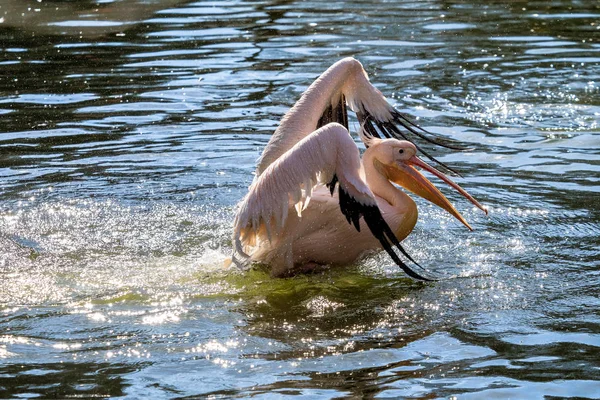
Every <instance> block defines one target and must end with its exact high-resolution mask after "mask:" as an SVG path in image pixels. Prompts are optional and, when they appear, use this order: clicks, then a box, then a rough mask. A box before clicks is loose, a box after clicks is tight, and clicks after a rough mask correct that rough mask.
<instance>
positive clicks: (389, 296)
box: [0, 0, 600, 399]
mask: <svg viewBox="0 0 600 400" xmlns="http://www.w3.org/2000/svg"><path fill="white" fill-rule="evenodd" d="M0 48H1V49H2V53H1V58H0V121H1V125H0V274H1V285H0V398H5V397H20V398H29V397H37V396H39V397H91V396H97V397H102V396H111V397H118V396H126V397H130V398H174V397H195V396H198V397H204V396H213V397H216V398H231V397H234V398H236V397H238V398H244V397H250V396H253V397H254V398H282V397H286V396H287V397H293V396H305V397H307V398H340V397H356V398H360V397H366V398H452V397H453V396H455V397H457V398H459V399H482V398H498V399H503V398H509V397H510V398H527V399H541V398H569V397H576V398H598V397H600V300H599V296H600V223H599V221H600V211H599V205H600V126H599V122H600V5H599V4H598V3H597V2H594V1H510V2H507V1H487V2H481V1H443V0H437V1H434V0H427V1H412V2H410V1H398V2H385V1H355V2H342V1H327V2H317V1H285V0H281V1H266V0H265V1H235V0H234V1H214V2H204V1H200V2H190V1H182V0H162V1H161V0H154V1H150V0H122V1H118V0H104V1H88V0H84V1H78V2H72V1H52V0H43V1H41V0H36V1H34V0H31V1H28V0H2V2H1V3H0ZM346 56H355V57H356V58H358V59H359V60H360V61H361V62H362V63H363V65H364V66H365V68H366V70H367V71H368V72H369V74H370V77H371V80H372V82H374V83H375V84H376V86H377V87H378V88H379V89H380V90H381V91H382V92H384V94H386V95H387V97H388V99H389V100H390V102H392V103H394V104H395V105H396V107H397V108H398V109H399V110H400V111H402V112H404V113H407V114H409V115H412V116H413V117H414V118H415V119H417V120H418V122H419V124H421V125H422V126H424V127H425V128H427V129H429V130H431V131H434V132H436V133H439V134H440V135H442V136H445V137H448V138H453V139H457V140H460V141H462V142H464V143H466V144H468V145H469V146H471V147H472V149H471V150H469V151H466V152H461V153H457V152H453V151H448V150H444V151H439V150H438V153H437V154H438V155H439V156H440V159H441V160H442V161H444V162H446V163H448V164H450V165H452V166H454V167H455V168H456V169H458V170H459V171H460V172H461V173H462V174H463V176H464V178H457V181H458V182H459V183H460V184H461V185H463V187H465V188H466V189H467V190H469V191H470V192H471V193H472V194H473V195H475V197H477V198H478V199H479V200H480V201H481V202H482V203H484V204H486V205H487V206H488V207H489V209H490V213H489V216H487V217H486V216H485V215H483V213H481V212H478V211H477V210H475V209H473V208H472V207H471V206H470V205H469V204H468V203H467V202H465V201H464V200H461V198H460V196H457V194H456V193H452V191H449V190H447V187H443V185H440V187H441V188H442V190H443V191H444V192H445V193H447V194H448V196H449V197H450V199H451V200H454V202H455V204H456V205H457V207H458V209H459V210H460V211H461V212H462V213H463V214H464V215H465V217H466V218H467V220H468V221H469V222H470V223H471V224H472V225H473V227H474V228H475V231H474V232H469V231H467V230H466V229H465V228H464V227H463V226H461V225H459V223H458V222H455V221H453V220H452V217H450V216H448V215H446V214H445V213H444V212H443V211H440V210H439V209H436V208H434V207H433V206H430V205H429V204H427V203H425V202H423V201H419V202H418V204H419V208H420V220H419V223H418V225H417V228H416V229H415V232H414V233H413V234H412V235H411V236H410V237H409V238H408V239H407V240H406V242H405V244H406V247H407V248H408V250H409V252H410V253H412V255H413V256H414V257H415V258H416V259H418V260H419V261H420V262H421V264H423V265H425V266H426V267H427V268H428V269H430V270H432V271H437V272H441V273H450V274H457V275H458V276H459V277H458V278H455V279H448V280H443V281H441V282H436V283H431V284H422V283H418V282H415V281H412V280H410V279H408V278H407V277H406V276H405V275H404V274H403V273H402V272H401V271H400V270H399V269H398V268H397V267H395V266H394V265H393V262H391V261H390V259H389V258H387V257H386V256H384V255H378V256H373V257H371V258H369V259H367V260H365V261H363V262H360V263H358V264H356V265H352V266H348V267H347V268H340V269H335V270H330V271H327V272H324V273H319V274H313V275H308V276H297V277H294V278H290V279H271V278H270V277H269V275H268V273H267V272H265V271H263V270H260V269H258V270H252V271H250V272H247V273H240V272H236V271H229V270H225V269H224V268H223V260H224V259H225V257H227V256H228V255H229V251H230V248H231V240H230V235H231V225H232V222H233V216H234V209H235V208H234V207H235V204H236V203H237V202H238V201H239V200H240V199H241V198H242V197H243V195H244V194H245V192H246V190H247V187H248V185H249V184H250V182H251V181H252V172H253V169H254V166H255V161H256V159H257V157H258V156H259V154H260V152H261V150H262V148H263V147H264V146H265V144H266V143H267V141H268V139H269V137H270V135H271V133H272V132H273V131H274V129H275V127H276V126H277V124H278V121H279V119H280V118H281V116H282V115H283V113H284V112H285V111H286V110H287V109H288V108H289V107H290V106H291V105H292V104H293V103H294V102H295V101H296V100H297V99H298V97H299V96H300V94H301V93H302V92H303V91H304V89H306V87H307V86H308V85H309V84H310V83H311V82H312V81H313V80H314V79H315V78H316V77H317V76H318V75H319V74H320V73H321V72H323V71H324V70H325V69H326V68H327V67H329V66H330V65H331V64H333V63H334V62H335V61H337V60H338V59H340V58H342V57H346ZM351 127H353V128H356V120H351Z"/></svg>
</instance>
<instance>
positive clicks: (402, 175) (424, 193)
mask: <svg viewBox="0 0 600 400" xmlns="http://www.w3.org/2000/svg"><path fill="white" fill-rule="evenodd" d="M414 166H417V167H420V168H422V169H424V170H425V171H428V172H430V173H432V174H433V175H435V176H437V177H438V178H440V179H441V180H443V181H444V182H446V183H447V184H448V185H450V186H451V187H453V188H454V189H456V190H457V191H458V192H459V193H460V194H462V195H463V196H464V197H466V198H467V199H468V200H469V201H470V202H471V203H473V204H474V205H475V206H476V207H477V208H479V209H481V210H482V211H483V212H485V213H486V214H487V209H486V208H485V207H483V206H482V205H481V204H480V203H479V202H478V201H477V200H475V199H474V198H473V196H471V195H470V194H469V193H467V191H466V190H464V189H463V188H461V187H460V186H458V184H456V183H454V182H453V181H452V180H451V179H450V178H449V177H448V176H446V175H445V174H443V173H441V172H440V171H438V170H437V169H435V168H433V167H432V166H430V165H429V164H427V163H425V162H424V161H423V160H421V159H420V158H418V157H417V156H413V157H411V158H410V159H409V160H408V161H406V162H404V163H399V164H397V165H395V166H394V167H391V166H384V168H385V171H386V173H387V175H388V178H389V179H390V180H391V181H392V182H394V183H397V184H398V185H400V186H402V187H404V188H406V189H407V190H410V191H411V192H413V193H414V194H416V195H418V196H421V197H422V198H424V199H425V200H428V201H430V202H432V203H433V204H436V205H437V206H439V207H441V208H443V209H444V210H446V211H447V212H449V213H450V214H452V215H453V216H454V217H455V218H456V219H458V220H459V221H460V222H462V223H463V224H464V225H465V226H466V227H467V228H469V229H470V230H473V228H471V225H469V223H468V222H467V221H466V220H465V219H464V218H463V216H462V215H460V213H459V212H458V211H457V210H456V208H454V206H453V205H452V203H450V201H449V200H448V199H447V198H446V196H444V195H443V194H442V192H440V191H439V190H438V188H436V187H435V186H434V185H433V183H431V182H430V181H429V179H427V178H426V177H425V176H424V175H423V174H421V173H420V172H419V171H418V170H417V169H416V168H415V167H414Z"/></svg>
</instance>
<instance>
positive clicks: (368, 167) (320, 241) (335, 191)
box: [232, 58, 485, 280]
mask: <svg viewBox="0 0 600 400" xmlns="http://www.w3.org/2000/svg"><path fill="white" fill-rule="evenodd" d="M348 108H349V109H351V110H352V111H354V112H356V114H357V117H358V120H359V123H360V130H359V132H358V133H359V137H360V139H361V140H362V141H363V143H364V144H365V146H366V147H367V149H366V151H365V152H364V154H363V156H362V159H361V157H360V152H359V149H358V147H357V146H356V143H355V141H354V140H353V139H352V137H351V136H350V133H349V130H348ZM408 139H415V140H416V141H422V142H428V143H431V144H435V145H439V146H444V147H449V148H452V149H459V148H458V147H457V146H456V145H453V144H450V143H447V142H446V143H444V142H441V141H440V140H439V139H438V138H436V137H434V136H433V135H432V134H431V133H429V132H427V131H425V130H424V129H422V128H420V127H419V126H417V125H415V124H413V123H412V122H410V121H409V120H408V119H407V118H406V117H405V116H404V115H402V114H400V113H399V112H398V111H397V110H395V109H394V108H393V107H392V106H390V105H389V104H388V102H387V100H386V99H385V97H384V96H383V95H382V94H381V92H380V91H379V90H377V89H376V88H375V87H374V86H373V85H372V84H371V83H370V82H369V78H368V76H367V74H366V72H365V70H364V69H363V67H362V65H361V64H360V62H358V61H357V60H355V59H354V58H345V59H342V60H341V61H338V62H337V63H335V64H334V65H332V66H331V67H330V68H329V69H328V70H327V71H325V72H324V73H323V74H322V75H321V76H320V77H319V78H318V79H317V80H316V81H315V82H314V83H313V84H312V85H311V86H310V87H309V88H308V89H307V90H306V92H304V94H303V95H302V97H301V98H300V99H299V100H298V102H297V103H296V104H295V105H294V106H293V107H292V108H291V109H290V110H289V111H288V112H287V113H286V114H285V116H284V117H283V118H282V120H281V123H280V125H279V126H278V128H277V129H276V130H275V133H274V134H273V136H272V137H271V140H270V141H269V143H268V144H267V146H266V148H265V149H264V151H263V153H262V155H261V157H260V159H259V161H258V166H257V169H256V176H255V179H254V182H253V183H252V185H251V186H250V188H249V190H248V194H247V195H246V196H245V197H244V199H243V200H242V201H241V202H240V204H239V207H238V211H237V214H236V218H235V222H234V234H233V242H234V253H233V258H232V260H233V262H234V263H236V264H237V265H240V266H247V265H249V264H251V263H254V262H257V263H262V264H266V265H268V266H269V267H270V268H271V273H272V275H273V276H276V277H281V276H286V275H290V274H294V273H296V272H299V271H309V270H312V269H314V268H315V267H317V266H322V265H344V264H350V263H353V262H355V261H356V260H358V259H359V258H360V257H362V256H363V255H364V254H365V253H367V252H372V251H374V250H379V249H384V250H385V251H386V252H387V253H388V254H389V256H390V257H391V258H392V260H393V261H394V262H395V263H396V264H397V265H398V266H400V267H401V268H402V269H403V270H404V271H405V272H406V273H407V274H408V275H409V276H411V277H413V278H415V279H421V280H431V276H430V274H426V273H423V272H416V271H415V270H414V269H413V268H411V267H409V266H408V265H407V264H406V263H405V262H404V261H402V259H401V258H400V256H399V255H398V254H397V253H396V251H397V250H398V251H400V253H401V254H403V255H404V257H406V258H407V259H408V260H409V261H410V262H412V263H413V264H415V265H417V266H418V264H417V263H416V262H415V261H414V260H413V259H412V258H411V257H410V255H408V254H407V253H406V251H405V250H404V249H403V248H402V246H401V244H400V242H401V241H402V240H403V239H404V238H406V237H407V236H408V235H409V234H410V233H411V231H412V230H413V228H414V226H415V224H416V222H417V217H418V211H417V206H416V204H415V202H414V201H413V200H412V199H411V198H410V196H408V194H406V193H405V192H404V191H403V190H401V189H400V188H399V187H398V186H397V185H399V186H400V187H403V188H404V189H407V190H408V191H410V192H413V193H414V194H417V195H418V196H421V197H423V198H425V199H427V200H429V201H431V202H433V203H434V204H436V205H438V206H440V207H442V208H443V209H444V210H446V211H447V212H449V213H450V214H452V215H453V216H455V217H456V218H457V219H458V220H459V221H461V222H462V223H463V224H464V225H465V226H467V227H468V228H469V229H471V227H470V226H469V224H468V223H467V222H466V221H465V219H464V218H463V217H462V216H461V215H460V214H459V213H458V211H456V209H455V208H454V207H453V206H452V204H451V203H450V202H449V201H448V199H446V197H445V196H444V195H443V194H442V193H441V192H440V191H439V190H438V189H437V188H436V187H435V186H434V185H433V184H432V183H431V182H430V181H429V180H428V179H427V178H426V177H425V176H424V175H422V174H421V173H420V172H419V171H418V170H417V168H416V167H418V168H421V169H424V170H427V171H428V172H430V173H432V174H433V175H435V176H437V177H438V178H440V179H442V180H443V181H445V182H446V183H448V184H449V185H450V186H451V187H453V188H454V189H456V190H458V191H459V192H460V193H461V194H462V195H463V196H465V197H466V198H467V199H468V200H470V201H471V202H472V203H473V204H475V205H476V206H478V207H479V208H481V209H482V210H484V211H485V209H484V208H483V207H482V206H481V205H480V204H479V203H478V202H477V201H476V200H475V199H473V197H471V196H470V195H469V194H468V193H467V192H466V191H464V190H463V189H462V188H460V186H458V185H457V184H456V183H454V182H453V181H452V180H451V179H450V178H448V177H447V176H446V175H445V174H443V173H442V172H440V171H438V170H437V169H435V168H433V167H432V166H430V165H429V164H427V163H425V162H424V161H423V160H421V159H420V158H419V157H417V153H418V152H420V153H422V154H424V155H425V156H426V157H428V158H429V159H431V160H433V161H434V162H436V163H438V164H439V165H441V166H442V167H443V168H446V169H450V168H449V167H448V166H446V165H444V164H442V163H441V162H439V161H438V160H436V159H435V158H433V157H432V156H431V155H430V154H429V153H427V152H426V151H425V150H424V149H423V148H422V147H421V146H419V145H418V144H417V143H414V142H413V141H415V140H411V141H409V140H408ZM450 170H451V169H450ZM419 267H420V266H419Z"/></svg>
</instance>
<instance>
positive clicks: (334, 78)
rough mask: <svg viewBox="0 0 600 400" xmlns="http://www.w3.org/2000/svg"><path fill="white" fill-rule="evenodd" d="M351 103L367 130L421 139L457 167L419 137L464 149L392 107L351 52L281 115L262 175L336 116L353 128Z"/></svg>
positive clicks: (260, 168)
mask: <svg viewBox="0 0 600 400" xmlns="http://www.w3.org/2000/svg"><path fill="white" fill-rule="evenodd" d="M348 108H350V109H351V110H352V111H354V112H355V113H356V114H357V117H358V120H359V122H360V124H361V126H362V127H364V131H365V132H366V133H367V134H368V135H371V136H374V137H379V138H381V137H392V138H396V139H404V140H409V141H411V142H413V143H415V142H416V143H415V145H416V146H417V149H419V151H420V152H421V153H422V154H423V155H424V156H425V157H427V158H429V159H430V160H432V161H434V162H436V163H437V164H438V165H440V166H442V167H443V168H445V169H447V170H450V171H453V170H452V169H451V168H450V167H448V166H447V165H445V164H443V163H441V162H440V161H438V160H436V159H435V158H434V157H433V156H432V155H431V154H430V153H429V152H428V151H427V150H425V149H424V148H423V146H421V145H420V143H428V144H433V145H437V146H442V147H447V148H451V149H457V150H460V149H464V148H462V147H460V146H458V145H456V144H455V143H451V142H449V141H448V140H441V139H440V138H439V137H438V136H436V135H434V134H433V133H431V132H428V131H426V130H425V129H423V128H421V127H419V126H418V125H416V124H415V123H414V122H412V121H410V119H409V118H408V117H406V116H405V115H403V114H401V113H400V112H399V111H398V110H396V109H395V108H394V107H392V106H391V105H390V104H389V103H388V102H387V100H386V98H385V97H384V96H383V94H382V93H381V92H380V91H379V90H378V89H377V88H376V87H375V86H373V85H372V84H371V82H370V81H369V78H368V76H367V73H366V72H365V70H364V69H363V67H362V65H361V63H360V62H358V61H357V60H356V59H354V58H351V57H349V58H344V59H342V60H340V61H338V62H336V63H335V64H333V65H332V66H331V67H329V68H328V69H327V70H326V71H325V72H324V73H323V74H322V75H321V76H319V77H318V78H317V79H316V80H315V81H314V82H313V83H312V84H311V85H310V87H309V88H308V89H307V90H306V91H305V92H304V93H303V94H302V96H301V98H300V99H299V100H298V102H297V103H296V104H295V105H294V106H293V107H292V108H291V109H290V111H288V112H287V113H286V115H285V116H284V117H283V118H282V120H281V123H280V125H279V127H278V128H277V129H276V130H275V133H274V134H273V136H272V137H271V140H270V141H269V143H268V144H267V146H266V147H265V149H264V151H263V154H262V155H261V157H260V159H259V162H258V166H257V169H256V171H257V175H260V174H262V173H263V171H265V169H266V168H267V167H268V166H269V165H270V164H271V163H273V162H274V161H275V160H277V159H278V158H279V157H281V156H282V155H283V154H285V153H286V152H287V151H288V150H289V149H291V148H292V147H293V146H294V145H295V144H296V143H298V142H299V141H300V140H302V139H303V138H305V137H306V136H308V135H309V134H311V133H312V132H314V131H315V130H316V129H318V128H320V127H322V126H325V125H327V124H328V123H331V122H337V123H339V124H341V125H343V126H344V127H346V129H348ZM453 172H455V171H453Z"/></svg>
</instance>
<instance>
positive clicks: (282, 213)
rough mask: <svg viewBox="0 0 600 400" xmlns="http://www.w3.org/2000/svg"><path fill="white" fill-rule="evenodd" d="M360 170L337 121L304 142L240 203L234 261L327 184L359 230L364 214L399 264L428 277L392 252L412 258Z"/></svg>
mask: <svg viewBox="0 0 600 400" xmlns="http://www.w3.org/2000/svg"><path fill="white" fill-rule="evenodd" d="M360 169H361V164H360V154H359V151H358V148H357V147H356V144H355V143H354V141H353V140H352V138H351V137H350V135H349V134H348V130H347V129H346V128H344V127H343V126H341V125H339V124H336V123H331V124H328V125H326V126H324V127H322V128H320V129H318V130H316V131H315V132H313V133H312V134H310V135H308V136H307V137H305V138H304V139H302V140H300V141H299V142H298V143H297V144H296V145H295V146H293V147H292V148H291V149H290V150H289V151H288V152H286V153H285V154H283V155H282V156H281V157H279V158H278V159H277V160H276V161H275V162H273V163H272V164H270V165H269V167H268V168H266V169H265V171H264V172H263V173H262V174H261V175H260V176H258V177H257V178H256V179H255V180H254V182H253V183H252V185H251V186H250V188H249V191H248V194H247V195H246V197H245V198H244V199H243V200H242V202H241V203H240V206H239V210H238V213H237V215H236V219H235V222H234V237H233V240H234V248H235V250H234V257H233V259H234V260H235V261H236V263H240V262H239V256H241V257H243V258H245V259H246V261H245V262H241V264H245V263H246V262H247V261H248V260H249V258H250V256H248V255H247V254H246V250H245V248H247V247H249V246H252V245H253V244H254V243H256V242H257V241H258V240H260V239H258V238H257V237H258V236H266V239H268V240H271V238H272V236H273V233H278V232H280V231H281V230H282V229H283V228H284V226H285V222H286V219H287V215H288V210H289V208H290V203H291V204H294V205H295V206H296V210H297V212H298V214H299V216H301V211H302V209H303V208H304V207H306V205H307V204H308V201H309V200H310V194H311V192H312V189H313V187H314V186H315V185H317V184H324V185H327V186H328V187H329V189H330V190H331V193H332V195H333V192H334V189H335V186H336V185H339V200H340V210H341V212H342V213H343V214H344V215H345V217H346V219H347V220H348V222H349V223H352V224H353V225H354V226H355V227H356V229H357V230H359V231H360V225H359V220H360V218H361V217H363V218H364V220H365V222H366V224H367V226H368V228H369V230H370V231H371V233H372V234H373V235H374V236H375V237H376V238H377V239H378V240H379V241H380V242H381V245H382V246H383V248H384V249H385V250H386V252H387V253H388V254H389V255H390V257H392V259H393V260H394V262H395V263H396V264H398V266H400V267H401V268H402V269H403V270H404V271H405V272H406V273H407V274H408V275H409V276H411V277H413V278H416V279H421V280H428V279H427V278H425V277H424V276H422V275H420V274H418V273H416V272H414V271H413V270H412V269H411V268H409V267H408V266H407V265H406V264H404V263H403V262H402V260H401V259H400V257H399V256H398V255H397V254H396V253H395V252H394V249H393V246H396V247H397V248H398V249H399V250H400V251H401V252H402V253H403V254H404V255H405V256H406V257H408V258H409V260H411V261H413V262H414V260H412V258H410V256H409V255H408V254H407V253H406V252H405V251H404V249H403V248H402V246H401V245H400V243H399V241H398V239H397V238H396V236H395V235H394V233H393V231H392V230H391V229H390V227H389V226H388V224H387V223H386V222H385V220H384V219H383V216H382V215H381V212H380V210H379V208H378V206H377V202H376V200H375V196H374V195H373V193H372V192H371V190H370V189H369V187H368V186H367V184H366V183H365V182H364V181H363V180H362V178H361V176H360ZM417 265H418V264H417Z"/></svg>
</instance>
